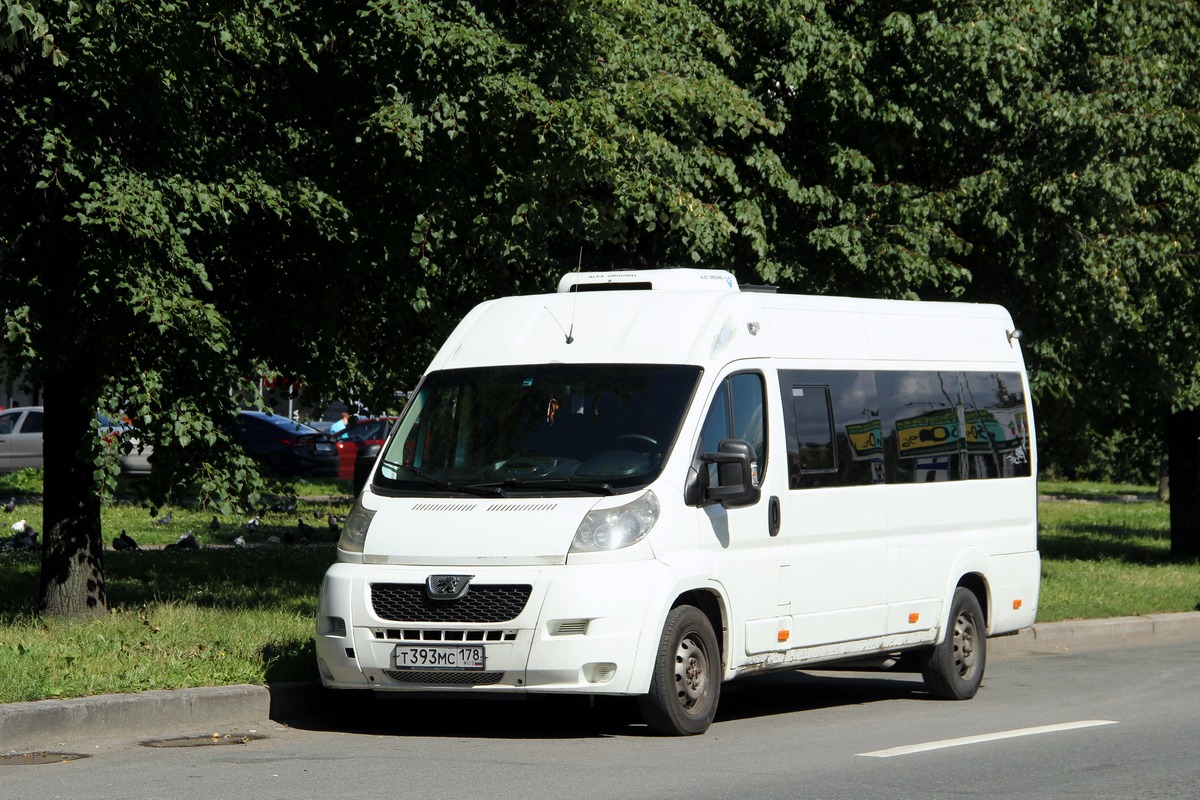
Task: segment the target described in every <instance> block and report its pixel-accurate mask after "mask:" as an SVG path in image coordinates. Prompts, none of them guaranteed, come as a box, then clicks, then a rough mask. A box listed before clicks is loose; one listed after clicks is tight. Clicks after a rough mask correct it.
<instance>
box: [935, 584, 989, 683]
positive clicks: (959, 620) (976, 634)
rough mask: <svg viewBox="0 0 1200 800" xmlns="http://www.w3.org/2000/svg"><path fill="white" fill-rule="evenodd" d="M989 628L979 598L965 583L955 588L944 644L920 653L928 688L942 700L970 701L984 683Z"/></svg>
mask: <svg viewBox="0 0 1200 800" xmlns="http://www.w3.org/2000/svg"><path fill="white" fill-rule="evenodd" d="M986 660H987V627H986V625H985V624H984V621H983V609H982V608H980V606H979V599H978V598H976V597H975V593H974V592H972V591H971V590H970V589H965V588H963V587H962V586H960V587H958V588H957V589H955V590H954V600H953V602H952V603H951V606H950V629H949V630H947V631H946V635H945V637H944V638H943V639H942V642H941V644H938V645H935V646H934V647H931V648H929V649H928V650H926V651H924V652H923V653H922V654H921V675H922V677H924V678H925V688H927V689H928V690H929V692H930V694H932V695H933V696H935V697H939V698H941V699H943V700H970V699H971V698H972V697H974V696H975V693H976V692H977V691H979V685H980V684H981V683H982V682H983V667H984V662H985V661H986Z"/></svg>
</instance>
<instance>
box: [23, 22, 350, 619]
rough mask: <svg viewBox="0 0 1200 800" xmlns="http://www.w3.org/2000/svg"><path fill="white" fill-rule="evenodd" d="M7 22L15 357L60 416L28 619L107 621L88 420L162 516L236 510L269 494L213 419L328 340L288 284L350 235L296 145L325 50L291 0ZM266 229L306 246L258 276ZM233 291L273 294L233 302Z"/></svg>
mask: <svg viewBox="0 0 1200 800" xmlns="http://www.w3.org/2000/svg"><path fill="white" fill-rule="evenodd" d="M3 9H4V12H5V17H6V19H7V21H8V25H7V27H6V28H5V30H4V33H3V35H0V120H3V121H4V122H3V125H0V142H2V144H0V148H2V151H3V152H4V154H5V156H4V160H3V162H2V163H0V176H2V177H0V231H3V237H4V244H3V249H2V250H0V264H2V265H3V272H4V275H5V283H6V286H8V287H10V288H11V289H12V293H11V294H9V295H8V296H6V297H5V299H4V302H5V306H6V309H7V310H6V332H5V334H6V336H5V343H6V356H7V358H8V360H9V363H10V366H12V367H14V368H15V369H16V370H17V371H19V372H20V373H22V374H24V376H25V378H26V379H27V380H28V381H30V382H32V383H34V384H36V385H39V386H40V387H41V390H42V394H43V396H44V398H45V404H46V406H47V410H48V414H49V417H50V420H49V424H48V426H47V432H46V434H45V461H46V470H45V506H44V508H45V512H44V513H45V518H44V531H43V532H42V533H43V537H44V538H43V552H42V564H43V568H42V580H41V596H40V605H41V607H42V608H43V609H44V610H45V611H47V612H49V613H53V614H64V615H86V614H101V613H103V612H104V611H105V592H104V577H103V564H102V559H103V557H102V549H103V543H102V540H101V531H100V520H99V503H100V496H101V493H102V491H104V490H105V489H106V487H108V488H111V484H112V481H113V477H114V476H113V471H114V468H115V465H114V460H113V459H112V458H111V457H108V456H106V453H105V452H104V450H103V449H102V448H101V447H100V444H99V437H98V436H97V419H96V415H97V412H98V411H99V412H103V413H105V414H107V415H110V416H116V415H117V414H118V413H125V414H128V415H129V416H130V417H131V419H132V421H133V422H134V424H135V426H136V428H137V430H138V433H139V435H140V436H141V437H142V438H143V439H144V440H145V441H147V442H148V443H151V444H152V445H153V446H154V447H155V456H154V473H155V474H154V481H155V483H154V486H153V487H152V492H151V500H152V502H155V503H160V502H162V501H164V500H165V499H167V498H168V497H169V496H170V492H171V491H172V489H174V488H175V487H176V486H177V485H178V483H179V482H180V481H183V480H186V481H187V483H188V485H189V490H190V491H193V492H195V493H197V494H198V495H199V497H200V499H201V500H202V501H203V502H206V503H208V504H210V505H212V506H214V507H216V508H219V509H221V510H223V511H228V510H230V509H231V507H232V506H233V505H234V504H236V503H239V502H244V501H247V500H251V501H252V500H253V499H254V496H255V493H256V492H257V491H258V490H259V489H260V488H261V486H262V482H261V479H260V478H259V475H258V472H257V470H256V469H255V467H254V466H253V465H252V464H251V463H250V462H249V460H248V459H247V458H246V456H244V455H243V454H241V453H240V452H239V451H238V450H237V449H236V448H235V447H233V446H232V445H231V441H230V434H229V431H228V430H227V428H226V424H225V422H226V421H227V420H230V419H231V417H232V414H233V412H234V410H235V409H236V408H237V407H238V404H239V402H241V400H242V398H243V395H244V394H246V393H248V392H249V391H250V390H251V388H252V385H251V382H252V381H253V379H254V378H256V377H257V376H258V375H259V374H261V370H262V369H263V365H264V363H270V364H272V365H273V366H276V367H279V368H282V369H286V368H288V367H290V366H291V365H292V364H294V363H295V362H297V361H299V360H300V359H302V358H303V355H304V352H303V348H302V347H294V348H293V347H289V348H286V349H285V348H283V347H282V346H281V344H282V342H284V341H287V340H288V339H289V337H291V340H292V341H294V342H311V340H312V339H313V338H314V337H313V334H315V333H319V331H318V330H317V329H316V326H313V327H312V328H310V326H309V325H308V324H307V323H306V320H307V319H308V318H307V317H303V316H300V315H299V314H297V313H296V312H297V310H298V309H299V308H300V306H301V305H302V304H301V303H300V302H299V298H298V295H300V294H302V293H301V292H297V291H296V287H298V286H304V285H305V284H306V283H307V282H309V281H314V280H324V278H325V277H326V276H325V275H324V272H323V270H322V269H320V268H319V266H318V263H317V262H318V261H319V256H320V254H321V252H322V250H323V249H325V248H331V247H332V246H333V243H334V242H336V241H338V240H339V239H340V238H341V237H343V236H345V235H347V233H346V228H347V226H346V224H345V220H344V216H345V213H344V210H343V209H341V208H340V207H339V206H338V204H337V203H336V202H335V201H334V200H333V199H332V198H330V197H328V196H327V195H325V194H324V193H323V192H322V191H321V190H320V189H319V188H318V187H317V186H316V185H314V183H313V182H312V181H311V180H310V179H309V178H308V176H307V175H306V174H305V172H304V171H303V170H302V169H299V168H298V165H297V162H296V159H295V154H294V152H293V150H292V149H291V148H290V147H289V145H290V144H291V142H292V141H293V140H294V139H296V138H298V134H297V132H296V129H295V126H294V125H293V124H292V123H293V122H294V121H295V120H297V119H301V118H302V115H301V114H300V113H299V109H298V108H297V107H296V104H295V97H297V96H299V95H301V94H302V89H303V81H304V79H305V78H306V77H307V76H310V75H311V74H312V72H313V69H312V62H311V54H312V51H314V50H315V49H316V48H317V47H318V46H319V45H320V40H319V38H317V37H315V36H314V35H312V34H311V33H307V35H305V34H306V32H307V31H308V30H311V29H310V28H306V26H305V24H303V23H305V22H306V21H305V20H300V19H299V18H298V15H297V7H296V6H294V5H291V4H289V3H286V2H283V3H271V2H267V3H258V2H255V3H250V2H245V3H220V4H218V3H204V2H197V3H188V2H181V3H175V4H170V5H162V4H158V3H150V2H96V3H75V2H72V3H35V2H12V1H10V0H6V2H5V3H4V4H3ZM309 24H311V23H309ZM289 92H291V93H292V97H289V96H288V93H289ZM267 229H269V230H270V231H271V232H272V235H273V236H274V238H276V239H278V238H280V237H293V238H295V239H298V240H300V241H301V242H302V243H303V244H302V246H299V247H297V248H294V249H293V250H292V253H293V254H296V256H297V257H295V258H291V259H288V260H287V261H286V263H283V264H280V263H274V262H264V261H258V260H256V257H257V256H259V255H261V252H255V251H252V250H248V249H246V248H244V245H245V244H246V243H247V242H250V241H255V240H256V238H257V236H258V235H259V234H260V233H261V232H262V231H265V230H267ZM304 255H307V261H306V260H304V259H303V257H302V256H304ZM281 272H286V273H287V275H288V276H289V278H290V279H291V282H289V283H285V284H283V286H289V287H291V289H290V290H285V289H283V288H282V287H281V286H280V284H281V282H280V281H279V275H280V273H281ZM239 281H243V282H245V283H254V284H255V285H256V286H262V287H269V288H263V289H262V290H261V291H260V292H259V293H258V294H256V295H254V296H252V297H247V296H241V295H236V294H234V292H233V289H234V287H236V286H237V285H238V284H239ZM272 289H274V290H275V291H277V292H278V294H277V295H276V296H275V297H276V299H277V300H278V301H279V305H277V306H274V307H271V308H270V311H267V310H266V308H267V307H265V306H264V305H262V302H263V299H264V297H270V296H271V291H272ZM275 312H277V313H275ZM268 314H270V316H271V321H270V322H269V323H268V322H265V321H263V320H262V317H264V316H267V315H268ZM268 329H271V330H272V335H271V336H270V337H269V338H263V339H258V338H256V337H258V336H259V335H260V334H261V333H262V332H263V331H265V330H268Z"/></svg>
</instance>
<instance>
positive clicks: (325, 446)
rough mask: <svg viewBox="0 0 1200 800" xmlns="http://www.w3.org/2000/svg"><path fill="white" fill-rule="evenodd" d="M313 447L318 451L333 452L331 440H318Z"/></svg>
mask: <svg viewBox="0 0 1200 800" xmlns="http://www.w3.org/2000/svg"><path fill="white" fill-rule="evenodd" d="M313 449H314V450H316V451H317V452H318V453H332V452H333V445H332V444H330V443H329V442H317V443H316V444H315V445H314V446H313Z"/></svg>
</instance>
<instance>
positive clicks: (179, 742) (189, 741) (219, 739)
mask: <svg viewBox="0 0 1200 800" xmlns="http://www.w3.org/2000/svg"><path fill="white" fill-rule="evenodd" d="M265 738H267V737H266V736H263V735H262V734H261V733H254V732H250V733H210V734H207V735H205V736H180V737H178V738H174V739H152V740H150V741H148V742H142V743H141V744H142V747H212V746H214V745H219V744H249V743H250V742H253V741H257V740H259V739H265Z"/></svg>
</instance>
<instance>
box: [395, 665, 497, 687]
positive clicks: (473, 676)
mask: <svg viewBox="0 0 1200 800" xmlns="http://www.w3.org/2000/svg"><path fill="white" fill-rule="evenodd" d="M383 674H384V675H387V676H388V677H389V678H391V679H392V680H394V681H396V682H397V683H423V684H440V685H442V686H492V685H494V684H497V683H499V682H500V679H501V678H503V677H504V673H503V672H440V671H438V672H435V671H432V670H426V671H418V670H405V669H385V670H384V671H383Z"/></svg>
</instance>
